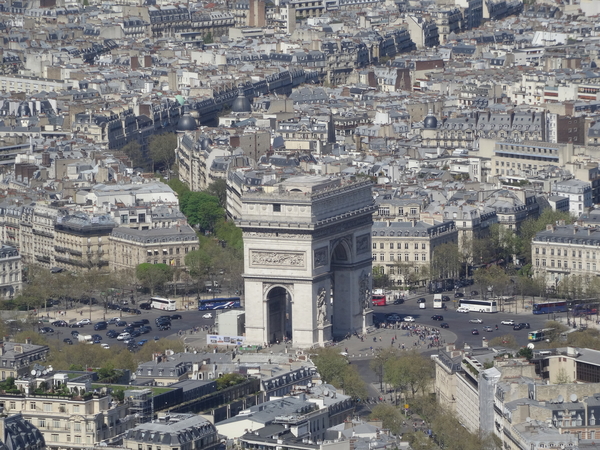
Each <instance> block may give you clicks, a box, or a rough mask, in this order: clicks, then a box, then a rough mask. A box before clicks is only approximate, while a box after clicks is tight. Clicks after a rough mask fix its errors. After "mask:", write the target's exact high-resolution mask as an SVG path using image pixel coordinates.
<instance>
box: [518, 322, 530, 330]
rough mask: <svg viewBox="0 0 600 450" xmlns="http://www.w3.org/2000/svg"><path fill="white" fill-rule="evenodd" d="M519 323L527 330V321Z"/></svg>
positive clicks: (528, 327) (528, 326)
mask: <svg viewBox="0 0 600 450" xmlns="http://www.w3.org/2000/svg"><path fill="white" fill-rule="evenodd" d="M519 325H523V328H525V329H527V330H529V329H530V328H531V325H529V322H521V323H520V324H519Z"/></svg>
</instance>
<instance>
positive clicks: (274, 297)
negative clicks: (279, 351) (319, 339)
mask: <svg viewBox="0 0 600 450" xmlns="http://www.w3.org/2000/svg"><path fill="white" fill-rule="evenodd" d="M267 316H268V320H267V338H268V340H269V343H270V344H277V343H279V342H283V341H284V337H285V338H286V339H287V340H292V338H293V335H292V305H291V296H290V294H289V292H288V290H287V289H285V288H284V287H281V286H277V287H274V288H273V289H271V290H270V291H269V293H268V294H267Z"/></svg>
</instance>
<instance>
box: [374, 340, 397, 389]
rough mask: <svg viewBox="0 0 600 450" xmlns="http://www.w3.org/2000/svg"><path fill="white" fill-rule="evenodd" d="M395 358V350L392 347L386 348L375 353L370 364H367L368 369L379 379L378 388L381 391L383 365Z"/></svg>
mask: <svg viewBox="0 0 600 450" xmlns="http://www.w3.org/2000/svg"><path fill="white" fill-rule="evenodd" d="M396 357H397V354H396V350H395V349H394V348H393V347H388V348H384V349H381V350H379V351H378V352H377V354H376V355H375V358H373V359H372V360H371V361H370V362H369V368H370V369H371V370H372V371H373V372H375V374H376V375H377V378H379V384H380V388H381V389H382V390H383V385H382V383H383V380H384V372H385V365H386V364H387V362H388V361H389V360H391V359H394V358H396Z"/></svg>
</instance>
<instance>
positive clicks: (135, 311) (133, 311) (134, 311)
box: [129, 308, 142, 314]
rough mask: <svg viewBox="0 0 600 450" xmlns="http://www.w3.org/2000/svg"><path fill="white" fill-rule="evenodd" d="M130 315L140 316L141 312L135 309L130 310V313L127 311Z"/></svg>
mask: <svg viewBox="0 0 600 450" xmlns="http://www.w3.org/2000/svg"><path fill="white" fill-rule="evenodd" d="M129 312H130V313H132V314H141V313H142V312H141V311H140V310H139V309H136V308H131V311H129Z"/></svg>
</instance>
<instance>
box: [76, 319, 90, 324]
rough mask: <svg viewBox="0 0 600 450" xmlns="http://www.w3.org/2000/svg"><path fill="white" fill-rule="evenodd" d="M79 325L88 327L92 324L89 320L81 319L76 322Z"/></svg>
mask: <svg viewBox="0 0 600 450" xmlns="http://www.w3.org/2000/svg"><path fill="white" fill-rule="evenodd" d="M77 323H78V324H79V325H89V324H91V323H92V321H91V320H90V319H81V320H80V321H79V322H77Z"/></svg>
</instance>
